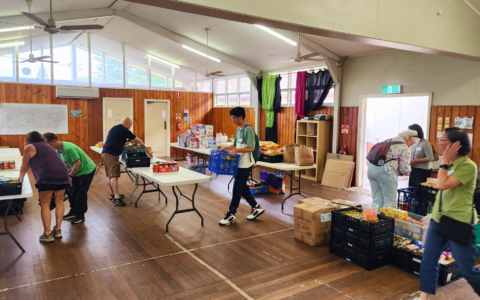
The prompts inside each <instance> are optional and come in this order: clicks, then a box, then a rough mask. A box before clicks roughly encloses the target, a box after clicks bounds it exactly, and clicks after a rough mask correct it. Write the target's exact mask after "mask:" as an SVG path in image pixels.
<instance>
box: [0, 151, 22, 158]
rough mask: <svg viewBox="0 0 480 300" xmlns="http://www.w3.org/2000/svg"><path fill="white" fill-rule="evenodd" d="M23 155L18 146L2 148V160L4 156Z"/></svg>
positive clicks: (0, 153)
mask: <svg viewBox="0 0 480 300" xmlns="http://www.w3.org/2000/svg"><path fill="white" fill-rule="evenodd" d="M11 156H22V155H21V154H20V149H18V148H0V158H1V159H0V160H2V159H3V158H4V157H11Z"/></svg>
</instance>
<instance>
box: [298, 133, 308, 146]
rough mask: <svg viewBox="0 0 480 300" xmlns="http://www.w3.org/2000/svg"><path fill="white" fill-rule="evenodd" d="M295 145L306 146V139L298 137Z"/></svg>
mask: <svg viewBox="0 0 480 300" xmlns="http://www.w3.org/2000/svg"><path fill="white" fill-rule="evenodd" d="M297 144H299V145H304V146H305V145H306V144H307V137H306V136H300V135H299V136H298V138H297Z"/></svg>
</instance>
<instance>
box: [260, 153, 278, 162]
mask: <svg viewBox="0 0 480 300" xmlns="http://www.w3.org/2000/svg"><path fill="white" fill-rule="evenodd" d="M259 161H264V162H268V163H281V162H283V155H275V156H270V155H265V154H260V159H259Z"/></svg>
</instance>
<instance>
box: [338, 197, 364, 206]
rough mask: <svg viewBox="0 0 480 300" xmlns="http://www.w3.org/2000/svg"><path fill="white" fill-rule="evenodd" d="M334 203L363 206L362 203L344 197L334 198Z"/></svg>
mask: <svg viewBox="0 0 480 300" xmlns="http://www.w3.org/2000/svg"><path fill="white" fill-rule="evenodd" d="M332 203H335V204H338V205H343V206H348V207H362V204H361V203H358V202H355V201H349V200H342V199H334V200H332Z"/></svg>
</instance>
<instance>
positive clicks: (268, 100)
mask: <svg viewBox="0 0 480 300" xmlns="http://www.w3.org/2000/svg"><path fill="white" fill-rule="evenodd" d="M276 80H277V75H268V76H263V82H262V108H263V109H265V110H266V111H267V127H268V128H271V127H272V126H273V119H274V114H275V113H274V112H273V102H274V100H275V81H276Z"/></svg>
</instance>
